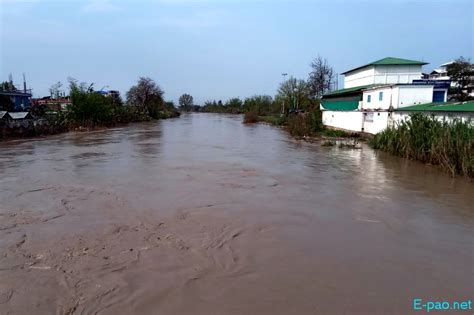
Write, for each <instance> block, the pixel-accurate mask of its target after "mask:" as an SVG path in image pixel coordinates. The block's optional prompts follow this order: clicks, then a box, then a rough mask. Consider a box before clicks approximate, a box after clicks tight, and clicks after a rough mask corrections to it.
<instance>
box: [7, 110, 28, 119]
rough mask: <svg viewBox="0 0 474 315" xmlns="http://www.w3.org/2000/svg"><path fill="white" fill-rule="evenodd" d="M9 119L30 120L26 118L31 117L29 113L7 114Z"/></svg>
mask: <svg viewBox="0 0 474 315" xmlns="http://www.w3.org/2000/svg"><path fill="white" fill-rule="evenodd" d="M8 114H9V115H10V117H11V118H13V119H25V118H30V117H28V116H31V115H30V113H29V112H14V113H13V112H12V113H8Z"/></svg>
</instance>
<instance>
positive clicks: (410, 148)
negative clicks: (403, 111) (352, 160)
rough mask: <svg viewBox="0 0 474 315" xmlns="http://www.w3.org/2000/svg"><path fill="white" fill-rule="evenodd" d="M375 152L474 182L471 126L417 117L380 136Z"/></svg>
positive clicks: (473, 148)
mask: <svg viewBox="0 0 474 315" xmlns="http://www.w3.org/2000/svg"><path fill="white" fill-rule="evenodd" d="M370 144H371V146H372V147H373V148H375V149H379V150H383V151H386V152H388V153H391V154H394V155H397V156H401V157H404V158H408V159H412V160H417V161H421V162H424V163H429V164H432V165H439V166H440V167H441V168H442V169H443V170H445V171H446V172H449V173H450V174H451V175H463V176H468V177H471V178H474V126H473V125H472V123H471V122H469V121H468V122H461V121H454V122H440V121H438V120H436V119H435V118H433V117H428V116H425V115H423V114H414V115H412V116H411V117H410V119H409V120H408V121H403V122H401V123H400V124H399V125H397V126H396V127H392V128H388V129H385V130H384V131H382V132H381V133H379V134H377V135H376V136H375V137H374V138H373V139H372V141H371V142H370Z"/></svg>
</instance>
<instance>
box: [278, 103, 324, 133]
mask: <svg viewBox="0 0 474 315" xmlns="http://www.w3.org/2000/svg"><path fill="white" fill-rule="evenodd" d="M287 121H288V130H289V132H290V133H291V134H292V135H293V136H296V137H304V136H314V135H316V134H317V133H318V132H320V131H322V130H323V129H324V126H323V123H322V118H321V111H320V110H319V109H314V110H313V111H310V112H308V113H302V114H301V113H300V114H292V115H290V116H289V117H288V120H287Z"/></svg>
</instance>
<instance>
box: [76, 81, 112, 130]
mask: <svg viewBox="0 0 474 315" xmlns="http://www.w3.org/2000/svg"><path fill="white" fill-rule="evenodd" d="M68 81H69V89H70V92H69V95H70V96H71V101H72V104H71V106H70V112H69V115H70V117H71V118H72V120H73V121H74V122H75V123H80V124H92V125H95V124H104V123H105V124H107V123H111V122H112V121H113V118H114V117H113V115H114V110H113V106H112V103H111V100H110V98H107V97H105V96H103V95H101V94H99V93H95V92H94V90H93V88H92V87H93V84H90V85H88V84H86V83H85V82H82V83H80V84H78V81H77V80H75V79H73V78H69V79H68Z"/></svg>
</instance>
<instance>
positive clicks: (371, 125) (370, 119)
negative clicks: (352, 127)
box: [363, 111, 390, 135]
mask: <svg viewBox="0 0 474 315" xmlns="http://www.w3.org/2000/svg"><path fill="white" fill-rule="evenodd" d="M389 114H390V113H389V112H387V111H383V112H365V113H364V125H363V128H364V130H363V131H364V132H367V133H371V134H373V135H375V134H377V133H379V132H381V131H382V130H384V129H385V128H387V126H388V119H389Z"/></svg>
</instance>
